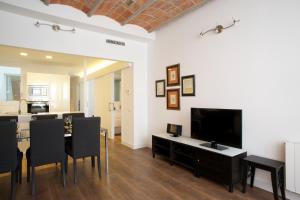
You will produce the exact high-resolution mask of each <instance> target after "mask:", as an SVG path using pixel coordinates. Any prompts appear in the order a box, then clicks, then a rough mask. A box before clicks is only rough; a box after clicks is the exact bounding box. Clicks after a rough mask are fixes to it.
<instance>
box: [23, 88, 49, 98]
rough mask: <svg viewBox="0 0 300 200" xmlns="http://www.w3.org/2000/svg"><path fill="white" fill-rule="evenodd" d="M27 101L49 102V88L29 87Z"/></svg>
mask: <svg viewBox="0 0 300 200" xmlns="http://www.w3.org/2000/svg"><path fill="white" fill-rule="evenodd" d="M28 101H49V86H48V85H29V86H28Z"/></svg>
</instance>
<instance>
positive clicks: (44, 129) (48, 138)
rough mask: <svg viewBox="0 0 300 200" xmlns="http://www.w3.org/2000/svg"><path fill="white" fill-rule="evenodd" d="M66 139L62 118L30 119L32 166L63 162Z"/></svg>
mask: <svg viewBox="0 0 300 200" xmlns="http://www.w3.org/2000/svg"><path fill="white" fill-rule="evenodd" d="M64 141H65V140H64V121H63V120H62V119H48V120H34V121H30V148H31V164H32V166H40V165H44V164H48V163H54V162H62V161H63V160H64V155H65V145H64Z"/></svg>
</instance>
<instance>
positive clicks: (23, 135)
mask: <svg viewBox="0 0 300 200" xmlns="http://www.w3.org/2000/svg"><path fill="white" fill-rule="evenodd" d="M101 133H104V138H105V173H106V174H107V175H108V173H109V169H108V129H106V128H103V127H100V133H99V134H101ZM70 136H72V134H71V133H69V132H67V133H65V137H70ZM29 140H30V129H29V128H28V127H24V126H23V127H19V128H18V133H17V141H18V142H23V141H29Z"/></svg>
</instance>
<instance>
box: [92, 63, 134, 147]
mask: <svg viewBox="0 0 300 200" xmlns="http://www.w3.org/2000/svg"><path fill="white" fill-rule="evenodd" d="M116 65H119V66H118V67H116ZM132 73H133V70H132V65H131V63H124V62H123V63H122V64H121V65H120V63H119V64H118V63H116V64H115V66H111V69H107V70H106V72H105V73H101V74H99V76H93V77H88V78H89V80H88V95H87V96H88V98H89V99H88V112H89V114H90V115H95V116H101V124H102V126H103V127H104V128H107V129H108V137H109V138H110V139H115V138H118V139H117V140H118V141H119V140H120V141H121V143H122V144H125V145H127V144H130V143H131V139H133V136H131V135H130V134H132V133H133V131H132V128H133V126H132V121H131V120H133V113H132V105H133V95H132V94H133V93H132V90H133V74H132ZM127 146H129V145H127Z"/></svg>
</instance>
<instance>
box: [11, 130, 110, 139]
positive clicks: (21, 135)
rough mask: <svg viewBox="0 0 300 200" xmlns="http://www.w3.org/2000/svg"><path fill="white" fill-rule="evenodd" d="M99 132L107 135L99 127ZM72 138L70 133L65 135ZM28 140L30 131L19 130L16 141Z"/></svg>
mask: <svg viewBox="0 0 300 200" xmlns="http://www.w3.org/2000/svg"><path fill="white" fill-rule="evenodd" d="M100 132H104V133H105V135H106V134H107V133H108V130H107V129H106V128H103V127H101V128H100ZM70 136H72V134H71V133H69V132H68V133H65V137H70ZM29 139H30V129H29V128H19V130H18V133H17V141H18V142H22V141H27V140H29Z"/></svg>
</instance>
